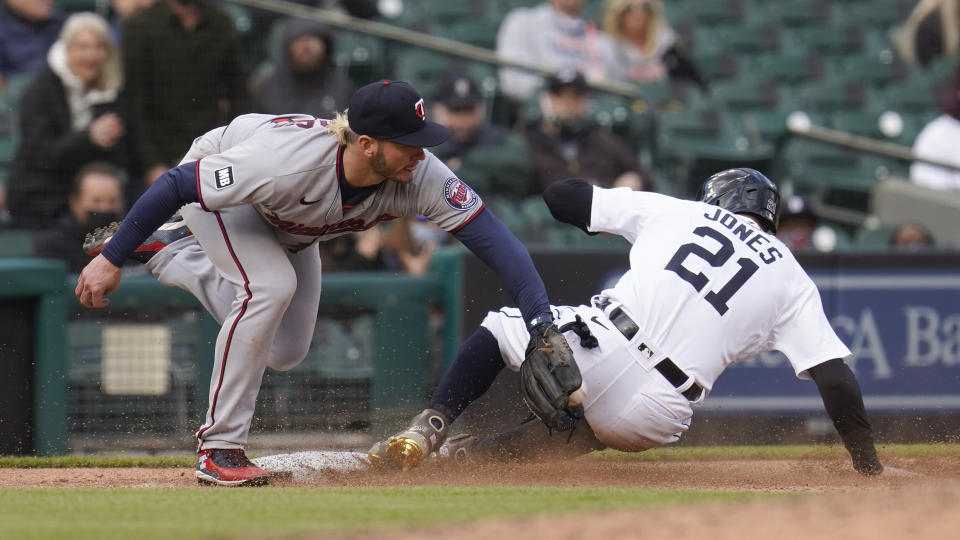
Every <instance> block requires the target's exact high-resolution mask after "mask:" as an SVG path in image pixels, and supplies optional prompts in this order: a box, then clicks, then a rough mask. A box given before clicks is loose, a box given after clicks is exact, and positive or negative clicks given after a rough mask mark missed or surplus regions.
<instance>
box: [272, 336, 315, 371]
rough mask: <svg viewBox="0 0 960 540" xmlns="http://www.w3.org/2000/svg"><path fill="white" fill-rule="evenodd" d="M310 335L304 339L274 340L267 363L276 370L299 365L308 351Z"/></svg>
mask: <svg viewBox="0 0 960 540" xmlns="http://www.w3.org/2000/svg"><path fill="white" fill-rule="evenodd" d="M310 337H313V336H308V339H305V340H296V341H284V342H282V343H279V342H276V341H275V342H274V344H273V348H272V349H271V350H270V362H269V363H268V364H267V365H269V366H270V368H271V369H275V370H277V371H290V370H291V369H293V368H295V367H297V366H299V365H300V362H303V359H304V358H306V357H307V353H308V352H310V339H309V338H310Z"/></svg>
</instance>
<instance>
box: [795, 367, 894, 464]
mask: <svg viewBox="0 0 960 540" xmlns="http://www.w3.org/2000/svg"><path fill="white" fill-rule="evenodd" d="M809 373H810V377H812V378H813V381H814V382H815V383H817V389H818V390H819V391H820V397H821V398H823V405H824V407H825V408H826V410H827V414H828V415H829V416H830V419H831V420H833V425H834V427H836V428H837V432H838V433H839V434H840V438H841V439H842V440H843V445H844V446H845V447H846V448H847V451H848V452H849V453H850V458H851V459H852V460H853V468H854V469H856V471H857V472H859V473H860V474H862V475H865V476H874V475H878V474H880V473H882V472H883V465H882V464H881V463H880V459H879V458H878V457H877V449H876V447H875V446H874V443H873V430H872V429H871V427H870V420H869V419H867V411H866V408H865V407H864V406H863V395H862V394H861V392H860V385H859V384H858V383H857V378H856V376H855V375H854V374H853V371H851V370H850V368H849V367H847V365H846V364H844V363H843V361H842V360H840V359H839V358H835V359H833V360H828V361H826V362H824V363H822V364H819V365H816V366H814V367H812V368H810V370H809Z"/></svg>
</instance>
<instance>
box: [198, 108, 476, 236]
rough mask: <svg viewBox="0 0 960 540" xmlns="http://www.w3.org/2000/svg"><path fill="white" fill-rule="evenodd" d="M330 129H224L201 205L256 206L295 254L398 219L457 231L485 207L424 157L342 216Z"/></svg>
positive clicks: (206, 161) (303, 118) (248, 122)
mask: <svg viewBox="0 0 960 540" xmlns="http://www.w3.org/2000/svg"><path fill="white" fill-rule="evenodd" d="M327 125H328V121H327V120H322V119H317V118H314V117H312V116H308V115H296V114H295V115H284V116H272V115H264V114H247V115H243V116H240V117H237V118H236V119H235V120H234V121H233V122H231V123H230V125H228V126H226V127H224V128H219V129H220V130H222V133H221V134H220V137H219V143H218V146H217V147H216V148H211V149H210V150H214V149H215V150H216V153H214V154H212V155H209V154H208V155H207V156H205V157H203V159H201V160H200V162H199V166H198V173H197V175H198V187H199V192H200V199H201V205H202V206H203V208H204V209H205V210H210V211H213V210H220V209H223V208H226V207H229V206H236V205H239V204H251V205H253V206H254V208H256V209H257V211H258V212H259V213H260V215H262V216H263V218H264V219H265V220H266V221H267V222H268V223H270V224H271V225H272V226H273V227H274V228H275V229H276V230H277V233H278V238H279V239H280V242H281V243H282V244H283V245H284V246H285V247H288V248H295V249H299V248H302V247H304V246H305V245H309V244H311V243H313V242H314V241H316V240H318V239H319V240H329V239H330V238H333V237H335V236H340V235H342V234H346V233H350V232H356V231H361V230H365V229H369V228H371V227H373V226H375V225H376V224H378V223H380V222H383V221H388V220H391V219H394V218H397V217H399V216H410V215H423V216H424V217H426V218H427V220H428V221H431V222H433V223H436V224H437V225H439V226H440V227H441V228H443V229H444V230H446V231H454V230H456V229H458V228H459V227H461V226H463V225H464V224H465V223H466V222H468V221H469V220H470V218H472V217H473V216H474V215H475V214H476V212H477V211H479V210H480V208H481V207H482V206H483V203H482V201H481V200H480V198H479V197H478V196H477V194H476V192H474V191H473V190H472V189H471V188H470V187H469V186H468V185H467V184H465V183H464V182H462V181H460V180H459V179H458V178H457V176H456V175H455V174H453V172H451V171H450V169H449V168H448V167H447V166H446V165H444V164H443V162H441V161H440V160H439V159H437V158H436V157H435V156H434V155H433V154H431V153H430V152H429V151H425V153H426V159H425V160H424V161H423V162H422V163H420V164H419V165H417V168H416V169H415V170H414V173H413V181H412V182H410V183H409V184H400V183H397V182H384V183H382V184H380V187H379V189H377V191H375V192H374V193H373V194H372V195H370V196H369V197H368V198H367V199H365V200H364V201H363V202H361V203H360V204H358V205H357V206H356V207H353V208H350V209H349V210H346V211H345V210H344V208H343V206H342V204H341V198H340V185H339V183H338V181H337V169H338V168H339V167H340V166H341V165H340V158H341V156H342V153H341V152H340V146H339V145H338V144H337V141H336V138H335V137H333V136H332V135H331V134H330V133H328V132H327V129H326V127H327ZM189 157H192V156H190V155H188V158H189Z"/></svg>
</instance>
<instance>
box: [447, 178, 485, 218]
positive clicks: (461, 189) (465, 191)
mask: <svg viewBox="0 0 960 540" xmlns="http://www.w3.org/2000/svg"><path fill="white" fill-rule="evenodd" d="M443 198H444V200H446V201H447V204H449V205H450V207H451V208H453V209H454V210H469V209H471V208H473V207H474V206H476V205H477V201H479V200H480V197H478V196H477V193H476V192H475V191H473V189H472V188H471V187H470V186H468V185H467V184H466V183H465V182H464V181H463V180H460V179H459V178H455V177H451V178H447V181H446V182H445V183H444V184H443Z"/></svg>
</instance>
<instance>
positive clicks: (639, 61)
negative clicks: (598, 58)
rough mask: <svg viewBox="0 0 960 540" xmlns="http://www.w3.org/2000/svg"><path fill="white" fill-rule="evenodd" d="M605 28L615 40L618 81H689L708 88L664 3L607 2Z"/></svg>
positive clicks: (653, 0) (614, 68) (645, 0)
mask: <svg viewBox="0 0 960 540" xmlns="http://www.w3.org/2000/svg"><path fill="white" fill-rule="evenodd" d="M603 29H604V31H605V32H606V33H607V34H609V35H610V37H612V38H613V41H614V57H615V62H614V65H613V66H612V67H611V74H612V75H613V76H614V77H615V78H617V79H619V80H622V81H625V82H633V83H640V84H642V83H645V82H650V81H657V80H662V79H666V78H668V77H675V78H686V79H690V80H692V81H693V82H695V83H696V84H697V85H699V86H701V87H702V88H705V87H706V85H705V84H704V82H703V79H702V77H700V74H699V73H697V70H696V69H695V68H694V67H693V64H692V63H691V62H690V60H689V59H688V58H687V57H686V55H685V54H684V53H683V52H682V50H681V49H680V47H679V44H678V42H677V35H676V33H674V31H673V28H671V27H670V24H669V23H668V22H667V18H666V16H665V15H664V11H663V4H662V3H661V2H660V0H607V5H606V7H605V9H604V14H603Z"/></svg>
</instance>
